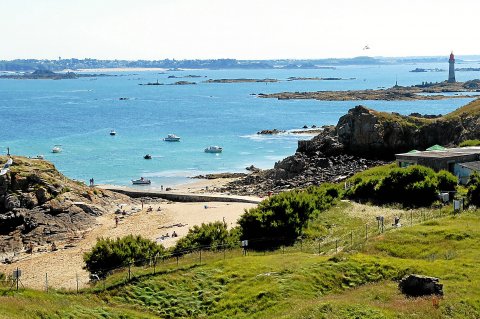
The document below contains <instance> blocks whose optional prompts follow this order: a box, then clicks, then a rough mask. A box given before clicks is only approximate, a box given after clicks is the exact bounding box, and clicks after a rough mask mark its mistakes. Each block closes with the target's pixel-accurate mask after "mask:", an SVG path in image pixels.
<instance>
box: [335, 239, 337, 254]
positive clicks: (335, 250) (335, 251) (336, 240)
mask: <svg viewBox="0 0 480 319" xmlns="http://www.w3.org/2000/svg"><path fill="white" fill-rule="evenodd" d="M335 253H338V239H335Z"/></svg>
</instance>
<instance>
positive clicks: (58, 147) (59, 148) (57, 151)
mask: <svg viewBox="0 0 480 319" xmlns="http://www.w3.org/2000/svg"><path fill="white" fill-rule="evenodd" d="M60 146H62V145H55V146H54V147H53V148H52V153H60V152H61V151H62V148H61V147H60Z"/></svg>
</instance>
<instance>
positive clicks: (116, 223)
mask: <svg viewBox="0 0 480 319" xmlns="http://www.w3.org/2000/svg"><path fill="white" fill-rule="evenodd" d="M117 227H118V216H115V228H117Z"/></svg>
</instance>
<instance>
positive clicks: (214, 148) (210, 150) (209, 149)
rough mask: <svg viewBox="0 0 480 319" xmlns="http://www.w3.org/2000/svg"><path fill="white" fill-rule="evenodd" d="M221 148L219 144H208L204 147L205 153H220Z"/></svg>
mask: <svg viewBox="0 0 480 319" xmlns="http://www.w3.org/2000/svg"><path fill="white" fill-rule="evenodd" d="M222 151H223V148H221V147H220V146H209V147H207V148H206V149H205V153H221V152H222Z"/></svg>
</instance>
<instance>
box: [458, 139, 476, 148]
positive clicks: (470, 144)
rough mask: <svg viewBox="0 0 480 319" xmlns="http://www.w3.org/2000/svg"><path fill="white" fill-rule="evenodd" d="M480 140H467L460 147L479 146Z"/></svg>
mask: <svg viewBox="0 0 480 319" xmlns="http://www.w3.org/2000/svg"><path fill="white" fill-rule="evenodd" d="M479 145H480V140H466V141H463V142H462V143H460V145H459V146H460V147H467V146H479Z"/></svg>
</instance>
